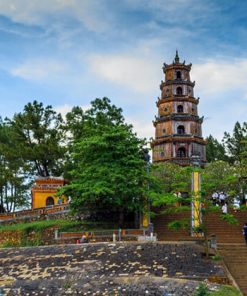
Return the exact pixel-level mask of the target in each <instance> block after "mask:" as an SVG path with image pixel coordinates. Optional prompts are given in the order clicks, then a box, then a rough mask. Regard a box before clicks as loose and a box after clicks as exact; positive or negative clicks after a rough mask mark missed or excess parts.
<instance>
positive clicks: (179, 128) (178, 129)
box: [177, 125, 185, 135]
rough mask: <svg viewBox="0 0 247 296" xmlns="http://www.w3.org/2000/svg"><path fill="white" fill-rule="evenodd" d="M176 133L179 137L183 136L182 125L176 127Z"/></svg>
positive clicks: (183, 129)
mask: <svg viewBox="0 0 247 296" xmlns="http://www.w3.org/2000/svg"><path fill="white" fill-rule="evenodd" d="M177 133H178V134H179V135H183V134H185V128H184V126H183V125H179V126H178V127H177Z"/></svg>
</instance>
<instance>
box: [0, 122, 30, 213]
mask: <svg viewBox="0 0 247 296" xmlns="http://www.w3.org/2000/svg"><path fill="white" fill-rule="evenodd" d="M17 144H18V143H17V140H16V138H15V135H14V133H13V129H12V127H11V126H9V125H8V124H7V123H6V122H3V121H2V120H1V119H0V212H1V211H2V212H3V211H4V210H6V211H15V209H16V208H23V207H25V206H28V205H29V194H28V191H27V190H28V188H29V185H30V184H29V180H30V179H29V178H28V171H29V167H28V166H27V165H26V163H25V162H24V161H23V159H22V158H21V157H20V153H19V149H18V148H17V147H18V145H17Z"/></svg>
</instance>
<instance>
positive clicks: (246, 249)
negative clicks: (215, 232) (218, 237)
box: [218, 244, 247, 296]
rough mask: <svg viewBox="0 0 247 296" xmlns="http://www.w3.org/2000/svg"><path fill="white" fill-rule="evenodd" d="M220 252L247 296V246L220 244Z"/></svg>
mask: <svg viewBox="0 0 247 296" xmlns="http://www.w3.org/2000/svg"><path fill="white" fill-rule="evenodd" d="M218 250H219V253H220V254H221V256H222V257H223V260H224V262H225V264H226V266H227V268H228V270H229V271H230V273H231V275H232V276H233V278H234V279H235V281H236V283H237V285H238V286H239V288H240V290H241V291H242V293H243V295H244V296H247V246H246V245H245V244H219V245H218Z"/></svg>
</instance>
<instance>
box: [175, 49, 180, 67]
mask: <svg viewBox="0 0 247 296" xmlns="http://www.w3.org/2000/svg"><path fill="white" fill-rule="evenodd" d="M174 61H175V63H176V64H178V63H179V56H178V51H177V50H176V55H175V59H174Z"/></svg>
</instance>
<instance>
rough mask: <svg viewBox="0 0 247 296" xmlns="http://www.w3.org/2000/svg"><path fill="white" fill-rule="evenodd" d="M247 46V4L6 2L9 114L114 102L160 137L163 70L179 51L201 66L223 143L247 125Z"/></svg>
mask: <svg viewBox="0 0 247 296" xmlns="http://www.w3.org/2000/svg"><path fill="white" fill-rule="evenodd" d="M246 48H247V2H246V1H240V0H232V1H231V0H229V1H226V0H225V1H223V0H222V1H221V0H212V1H211V0H193V1H192V0H173V1H167V0H119V1H116V0H49V1H48V0H42V1H40V0H38V1H37V0H32V1H30V0H8V1H7V0H0V100H1V105H0V106H1V107H0V108H1V109H0V115H1V116H2V117H5V116H12V115H13V113H15V112H20V111H21V110H22V109H23V106H24V105H25V104H26V103H27V102H30V101H33V100H34V99H36V100H38V101H42V102H43V103H44V104H51V105H52V106H53V107H54V108H55V109H56V110H58V111H60V112H63V113H65V112H66V111H69V110H70V108H71V107H72V106H74V105H80V106H82V107H83V108H87V107H88V105H89V104H90V101H92V100H93V99H95V98H96V97H103V96H107V97H109V98H110V99H111V101H112V102H113V103H114V104H116V105H117V106H118V107H122V108H123V111H124V115H125V117H126V119H127V121H128V122H130V123H133V125H134V128H135V130H136V131H137V133H138V134H139V135H140V136H145V137H147V138H149V137H152V136H154V128H153V126H152V120H153V119H154V116H155V114H156V113H157V109H156V105H155V102H156V98H157V96H159V95H160V90H159V84H160V81H161V80H162V79H163V78H164V77H163V72H162V69H161V68H162V64H163V62H166V63H170V62H172V60H173V58H174V55H175V50H176V49H178V50H179V55H180V58H181V59H182V60H184V59H185V60H186V62H187V63H190V62H191V63H192V64H193V66H192V71H191V76H192V80H195V81H196V86H195V96H196V97H198V96H199V97H200V105H199V114H200V115H201V116H204V117H205V122H204V124H203V134H204V136H207V135H209V134H210V133H211V134H212V135H213V136H215V137H217V138H219V139H221V138H222V136H223V132H224V131H231V130H232V128H233V125H234V123H235V122H236V121H237V120H238V121H240V122H243V121H247V118H246V114H247V51H246Z"/></svg>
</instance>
